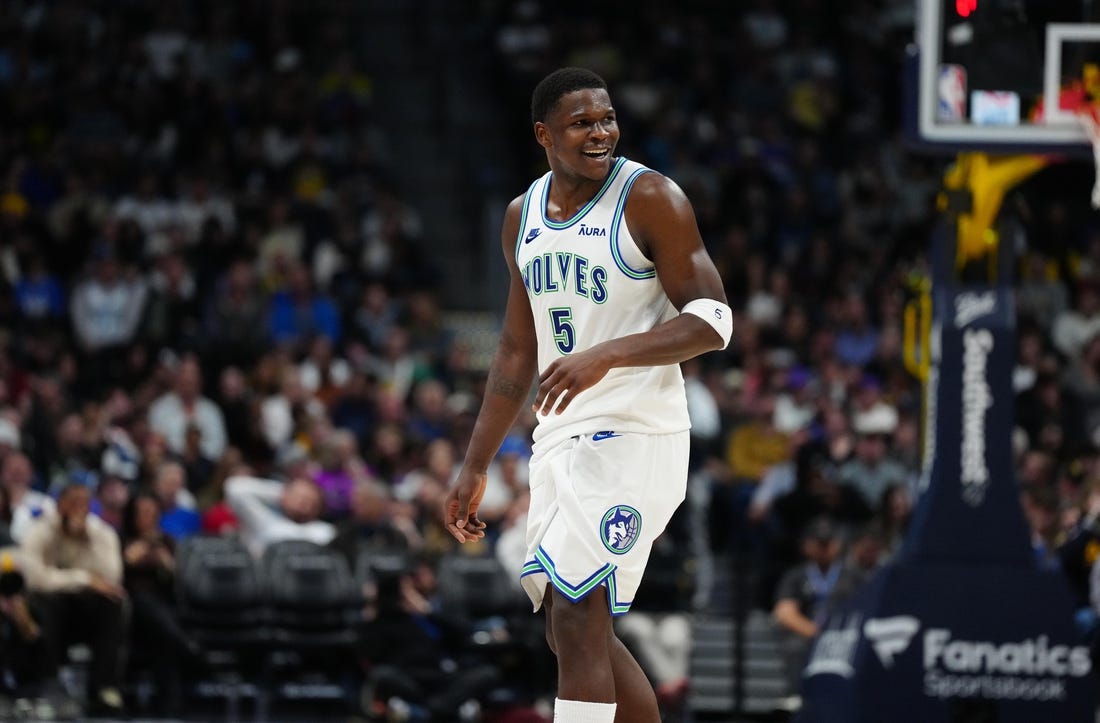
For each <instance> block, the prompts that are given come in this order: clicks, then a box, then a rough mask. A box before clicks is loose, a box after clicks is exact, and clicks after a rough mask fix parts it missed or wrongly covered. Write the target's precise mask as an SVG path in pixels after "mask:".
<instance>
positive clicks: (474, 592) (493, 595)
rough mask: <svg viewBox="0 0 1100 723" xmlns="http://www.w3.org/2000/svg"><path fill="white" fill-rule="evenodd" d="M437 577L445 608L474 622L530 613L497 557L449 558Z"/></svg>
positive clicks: (443, 562) (456, 554) (447, 557)
mask: <svg viewBox="0 0 1100 723" xmlns="http://www.w3.org/2000/svg"><path fill="white" fill-rule="evenodd" d="M437 576H438V582H439V593H440V596H441V597H442V599H443V604H444V606H445V607H448V608H449V609H452V610H460V611H462V612H464V613H465V614H466V615H467V616H468V617H469V618H471V619H474V620H476V619H479V618H486V617H491V616H498V615H503V616H508V615H512V614H514V613H516V612H518V611H525V610H526V609H527V598H526V597H525V596H524V595H523V593H521V592H520V591H519V590H518V588H516V586H515V585H514V584H512V581H511V580H510V579H509V577H508V572H507V571H506V570H505V569H504V566H503V565H501V564H500V561H499V560H497V559H496V558H495V557H489V556H471V555H463V554H459V553H454V554H450V555H446V556H444V557H443V558H442V559H440V561H439V567H438V569H437Z"/></svg>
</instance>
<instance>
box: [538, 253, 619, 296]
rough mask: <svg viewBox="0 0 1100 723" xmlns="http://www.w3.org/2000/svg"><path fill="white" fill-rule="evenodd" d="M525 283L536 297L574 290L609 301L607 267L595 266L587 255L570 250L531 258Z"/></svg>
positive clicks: (580, 294) (583, 294) (579, 293)
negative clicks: (580, 254)
mask: <svg viewBox="0 0 1100 723" xmlns="http://www.w3.org/2000/svg"><path fill="white" fill-rule="evenodd" d="M523 285H524V286H526V287H527V290H528V291H529V292H531V293H532V294H534V295H536V296H539V295H541V294H544V293H548V292H554V291H569V290H570V289H572V290H573V292H574V293H576V294H577V295H578V296H583V297H585V298H587V299H591V300H592V301H593V302H595V303H597V304H602V303H603V302H605V301H607V269H605V268H604V267H602V266H592V265H590V264H589V262H588V259H586V258H585V257H583V256H578V255H577V254H574V253H571V252H569V251H556V252H553V253H545V254H542V255H540V256H535V257H534V258H532V259H531V260H530V261H528V262H527V264H526V265H525V266H524V267H523Z"/></svg>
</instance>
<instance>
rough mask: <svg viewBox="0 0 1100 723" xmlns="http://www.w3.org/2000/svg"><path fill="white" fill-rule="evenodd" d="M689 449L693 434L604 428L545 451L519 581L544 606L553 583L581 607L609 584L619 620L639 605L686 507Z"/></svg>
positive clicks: (539, 454)
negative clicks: (658, 547) (641, 588)
mask: <svg viewBox="0 0 1100 723" xmlns="http://www.w3.org/2000/svg"><path fill="white" fill-rule="evenodd" d="M689 447H690V441H689V435H688V432H686V431H685V432H676V433H674V434H634V433H625V432H624V433H617V432H613V431H605V432H595V433H593V434H585V435H580V436H578V437H572V438H570V439H567V440H565V441H564V442H561V443H559V444H557V445H555V446H554V447H551V448H550V449H546V450H537V451H536V453H535V455H534V456H533V457H532V458H531V475H530V480H531V508H530V511H529V512H528V514H527V557H526V559H527V562H526V564H524V566H523V570H522V572H521V577H520V581H521V582H522V584H523V588H524V590H526V591H527V595H528V596H529V597H530V598H531V602H532V603H533V604H534V609H535V610H538V609H539V608H540V607H541V606H542V598H543V595H544V594H545V592H546V584H547V582H549V583H550V584H552V585H553V586H554V588H555V589H556V590H557V591H558V592H560V593H561V594H562V595H564V596H565V597H566V598H568V599H569V600H572V601H573V602H578V601H580V600H582V599H584V597H585V596H587V595H588V594H589V593H591V592H592V591H593V590H598V589H599V588H600V587H603V588H604V589H606V591H607V603H608V608H609V609H610V611H611V614H612V615H622V614H623V613H625V612H627V610H629V609H630V604H631V603H632V602H633V601H634V594H635V593H636V592H637V591H638V585H639V584H641V581H642V573H643V572H644V571H645V566H646V562H647V560H648V559H649V551H650V548H651V547H652V546H653V541H654V540H655V539H657V536H658V535H660V534H661V533H662V532H663V531H664V529H665V526H666V525H667V524H668V521H669V520H670V519H671V518H672V514H673V513H674V512H675V511H676V508H677V507H679V505H680V503H681V502H683V501H684V496H685V494H686V491H687V467H688V451H689Z"/></svg>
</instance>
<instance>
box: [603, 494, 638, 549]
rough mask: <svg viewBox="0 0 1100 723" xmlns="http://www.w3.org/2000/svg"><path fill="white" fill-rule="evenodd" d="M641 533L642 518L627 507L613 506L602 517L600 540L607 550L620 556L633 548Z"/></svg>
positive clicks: (631, 508)
mask: <svg viewBox="0 0 1100 723" xmlns="http://www.w3.org/2000/svg"><path fill="white" fill-rule="evenodd" d="M641 531H642V516H641V515H640V514H638V510H636V509H634V508H633V507H630V506H629V505H615V506H614V507H612V508H611V509H610V510H608V511H607V512H606V513H604V516H603V522H602V523H600V539H601V540H603V545H604V547H606V548H607V549H608V550H611V551H612V552H614V553H615V554H616V555H622V554H625V553H627V552H629V551H630V548H632V547H634V543H635V542H637V541H638V533H640V532H641Z"/></svg>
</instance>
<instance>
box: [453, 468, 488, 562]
mask: <svg viewBox="0 0 1100 723" xmlns="http://www.w3.org/2000/svg"><path fill="white" fill-rule="evenodd" d="M485 481H486V477H485V473H484V472H470V471H468V470H466V468H463V469H462V471H461V472H459V473H458V479H456V480H455V483H454V484H453V485H451V489H450V490H449V491H448V492H447V497H446V499H445V500H444V501H443V526H444V527H445V528H446V529H447V532H450V533H451V536H452V537H454V538H455V539H456V540H458V541H459V542H461V543H463V544H465V543H467V542H471V541H473V540H480V539H481V538H483V537H485V523H484V522H482V521H481V520H479V519H478V518H477V508H478V507H479V506H480V505H481V498H482V497H484V496H485Z"/></svg>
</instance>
